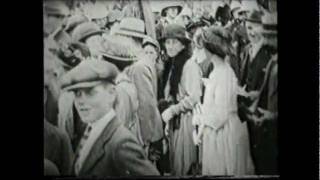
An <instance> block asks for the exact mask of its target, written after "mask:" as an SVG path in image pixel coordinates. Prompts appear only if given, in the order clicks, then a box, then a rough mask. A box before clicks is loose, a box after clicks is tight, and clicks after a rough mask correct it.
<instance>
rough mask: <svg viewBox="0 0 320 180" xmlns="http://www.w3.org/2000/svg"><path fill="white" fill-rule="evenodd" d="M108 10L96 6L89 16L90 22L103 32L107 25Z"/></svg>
mask: <svg viewBox="0 0 320 180" xmlns="http://www.w3.org/2000/svg"><path fill="white" fill-rule="evenodd" d="M107 16H108V10H107V8H106V7H104V6H98V5H96V6H95V7H94V8H93V9H92V12H91V14H90V19H91V21H92V22H94V23H96V24H97V25H98V26H99V27H100V29H101V30H105V28H106V24H107Z"/></svg>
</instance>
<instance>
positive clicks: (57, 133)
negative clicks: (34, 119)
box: [43, 120, 73, 175]
mask: <svg viewBox="0 0 320 180" xmlns="http://www.w3.org/2000/svg"><path fill="white" fill-rule="evenodd" d="M43 133H44V158H46V159H48V160H50V161H51V162H53V163H54V164H55V165H56V166H57V168H58V170H59V172H60V174H61V175H70V174H71V167H72V161H73V152H72V147H71V142H70V139H69V136H68V135H67V133H65V132H63V131H61V130H60V129H58V128H57V127H55V126H53V125H51V124H50V123H49V122H47V120H44V132H43Z"/></svg>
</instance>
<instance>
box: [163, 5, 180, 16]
mask: <svg viewBox="0 0 320 180" xmlns="http://www.w3.org/2000/svg"><path fill="white" fill-rule="evenodd" d="M172 7H177V8H178V14H180V12H181V11H182V5H181V3H180V2H177V1H172V2H169V1H168V5H167V6H165V7H164V8H162V10H161V16H163V17H164V16H166V15H167V12H166V10H167V9H168V8H172Z"/></svg>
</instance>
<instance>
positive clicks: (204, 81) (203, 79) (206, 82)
mask: <svg viewBox="0 0 320 180" xmlns="http://www.w3.org/2000/svg"><path fill="white" fill-rule="evenodd" d="M201 80H202V83H203V85H204V86H207V85H208V84H209V79H208V78H201Z"/></svg>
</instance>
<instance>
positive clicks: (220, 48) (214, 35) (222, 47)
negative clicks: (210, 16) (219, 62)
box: [202, 27, 235, 59]
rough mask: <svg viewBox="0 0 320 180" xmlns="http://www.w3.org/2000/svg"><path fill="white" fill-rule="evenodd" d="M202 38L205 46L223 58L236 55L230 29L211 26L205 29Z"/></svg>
mask: <svg viewBox="0 0 320 180" xmlns="http://www.w3.org/2000/svg"><path fill="white" fill-rule="evenodd" d="M202 40H203V45H204V47H205V48H206V49H207V50H208V51H209V52H211V53H212V54H216V55H218V56H219V57H221V58H222V59H224V58H225V57H226V56H227V55H235V50H234V49H233V48H232V46H231V41H232V37H231V34H230V32H229V31H228V30H225V29H223V28H222V27H210V28H208V29H206V30H204V31H203V33H202Z"/></svg>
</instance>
